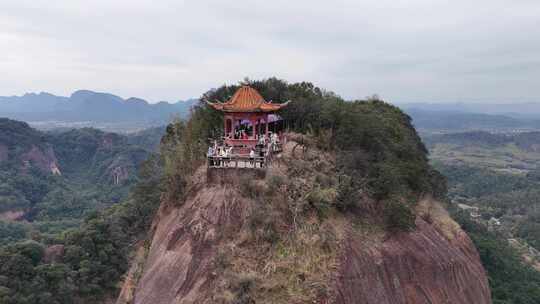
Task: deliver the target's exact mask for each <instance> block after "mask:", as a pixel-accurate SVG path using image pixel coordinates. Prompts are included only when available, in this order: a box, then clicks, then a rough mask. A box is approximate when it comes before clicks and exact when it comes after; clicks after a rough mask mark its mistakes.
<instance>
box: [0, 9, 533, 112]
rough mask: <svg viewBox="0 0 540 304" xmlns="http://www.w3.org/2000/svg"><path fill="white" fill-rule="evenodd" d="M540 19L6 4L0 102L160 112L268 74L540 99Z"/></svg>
mask: <svg viewBox="0 0 540 304" xmlns="http://www.w3.org/2000/svg"><path fill="white" fill-rule="evenodd" d="M538 17H540V2H538V1H535V0H512V1H511V0H505V1H503V0H491V1H488V0H476V1H465V0H454V1H443V0H437V1H434V0H430V1H428V0H409V1H396V0H393V1H391V0H378V1H375V0H369V1H348V0H338V1H313V0H312V1H307V0H301V1H300V0H297V1H282V0H277V1H260V0H252V1H245V0H238V1H172V0H171V1H163V0H162V1H157V0H154V1H142V0H139V1H133V0H131V1H118V0H116V1H105V0H98V1H95V0H94V1H73V0H49V1H37V0H33V1H26V0H24V1H21V0H3V1H2V2H1V3H0V95H11V94H22V93H24V92H27V91H48V92H53V93H56V94H63V95H66V94H69V93H71V92H72V91H73V90H76V89H80V88H86V89H94V90H100V91H108V92H112V93H115V94H119V95H121V96H124V97H129V96H138V97H142V98H146V99H148V100H150V101H153V102H155V101H159V100H177V99H184V98H188V97H192V96H199V95H200V94H201V93H202V92H204V91H205V90H207V89H208V88H210V87H215V86H219V85H221V84H223V83H225V82H227V83H231V82H236V81H238V80H241V79H242V78H243V77H245V76H249V77H250V78H262V77H269V76H274V75H275V76H278V77H282V78H285V79H288V80H290V81H302V80H308V81H313V82H315V83H316V84H318V85H320V86H322V87H325V88H327V89H331V90H334V91H336V92H337V93H338V94H340V95H342V96H344V97H347V98H361V97H364V96H367V95H371V94H374V93H377V94H380V95H381V96H383V97H384V98H386V99H388V100H391V101H396V102H400V101H431V102H437V101H456V100H466V99H474V100H486V101H488V100H497V101H512V100H518V99H528V100H537V101H538V100H539V99H540V86H538V85H537V84H536V79H537V78H538V75H540V59H538V58H539V57H538V56H537V54H538V53H539V51H540V39H539V38H540V28H539V27H538V26H536V23H537V21H538Z"/></svg>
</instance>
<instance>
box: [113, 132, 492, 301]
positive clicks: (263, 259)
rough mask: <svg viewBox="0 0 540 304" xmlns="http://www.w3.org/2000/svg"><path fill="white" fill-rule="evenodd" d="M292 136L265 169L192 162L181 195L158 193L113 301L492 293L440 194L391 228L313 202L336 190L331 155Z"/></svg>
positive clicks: (467, 297) (437, 297) (448, 297)
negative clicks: (410, 224) (400, 227)
mask: <svg viewBox="0 0 540 304" xmlns="http://www.w3.org/2000/svg"><path fill="white" fill-rule="evenodd" d="M295 147H296V143H294V142H289V143H288V144H287V146H286V147H285V151H284V153H283V155H282V157H281V158H280V159H276V160H275V161H274V163H273V164H272V165H271V166H270V168H268V170H267V171H266V174H265V176H264V177H261V176H255V175H254V174H253V172H250V171H249V170H247V171H235V170H230V169H224V170H222V171H219V170H216V171H215V172H212V174H213V175H214V176H212V178H211V179H209V176H210V175H209V173H208V172H206V168H204V167H201V168H200V169H199V170H198V171H197V174H196V175H195V176H194V177H193V182H192V184H191V187H190V189H189V191H188V192H187V194H186V196H185V199H184V200H183V201H182V202H170V201H163V202H162V205H161V207H160V209H159V211H158V214H157V215H156V217H155V219H154V223H153V226H152V234H153V237H152V239H151V244H150V245H149V246H147V247H144V248H143V247H141V248H142V249H140V250H139V251H138V253H137V258H136V259H134V261H135V262H133V263H132V267H131V270H130V271H129V274H128V276H127V278H126V280H125V284H124V286H123V288H122V292H121V294H120V296H119V298H118V300H117V303H118V304H122V303H134V304H169V303H171V304H172V303H174V304H180V303H182V304H187V303H373V304H381V303H392V304H394V303H434V304H437V303H456V304H457V303H464V304H465V303H479V304H483V303H486V304H487V303H491V297H490V291H489V286H488V281H487V277H486V274H485V271H484V269H483V268H482V265H481V263H480V259H479V256H478V253H477V251H476V249H475V247H474V245H473V244H472V242H471V240H470V239H469V237H468V236H467V235H466V234H465V233H464V232H463V231H462V230H461V229H460V227H459V226H458V225H457V224H456V223H455V222H454V221H453V220H452V219H451V218H450V217H449V216H448V214H447V213H446V211H445V210H444V209H443V208H442V207H441V204H440V203H439V202H437V201H435V200H433V199H431V198H430V197H425V198H424V199H422V200H421V201H420V202H418V203H417V204H416V220H415V223H416V228H415V229H413V230H412V231H402V232H394V233H389V232H388V231H386V230H385V229H383V228H381V225H380V222H379V221H377V220H376V219H374V218H375V217H374V216H373V215H369V216H366V215H365V214H364V215H362V214H361V213H360V211H359V210H357V211H356V212H349V213H342V212H338V211H335V210H333V209H329V208H324V207H317V206H323V204H322V203H321V202H327V201H328V202H330V201H332V200H333V198H334V197H335V193H334V192H333V191H332V190H331V189H332V188H331V185H332V181H331V180H329V181H324V180H323V179H324V178H325V176H326V177H328V176H331V174H332V172H334V171H335V170H334V168H333V164H334V161H333V160H332V156H331V155H325V154H324V153H323V152H320V151H312V152H311V153H309V152H308V153H301V155H300V156H299V155H298V154H299V153H298V151H296V152H295V149H294V148H295ZM299 168H304V169H305V168H313V169H312V170H315V171H317V174H315V173H314V172H313V171H310V170H307V171H308V172H305V173H302V172H301V170H299ZM324 185H326V186H324ZM360 199H361V200H366V201H369V199H368V198H366V197H362V198H360ZM299 201H302V202H306V203H302V204H299V203H298V202H299ZM367 209H369V208H367ZM362 210H364V209H362Z"/></svg>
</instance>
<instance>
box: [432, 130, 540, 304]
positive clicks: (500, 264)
mask: <svg viewBox="0 0 540 304" xmlns="http://www.w3.org/2000/svg"><path fill="white" fill-rule="evenodd" d="M424 141H425V142H426V144H427V147H428V148H429V150H430V153H431V159H432V163H433V164H434V166H435V167H436V168H437V169H438V170H439V171H440V172H441V173H443V174H444V175H445V176H446V177H447V180H448V189H449V193H448V195H449V198H450V200H451V201H452V204H451V205H450V206H451V209H452V210H453V213H454V214H455V216H456V218H457V219H458V220H459V222H460V223H461V224H462V226H463V227H464V229H465V230H466V231H467V232H468V233H469V235H470V236H471V238H472V239H473V241H475V245H476V246H477V248H478V249H479V251H480V255H481V257H482V261H483V263H484V266H485V267H486V270H487V271H488V275H489V277H490V283H491V288H492V292H493V298H494V302H495V303H538V299H540V252H539V251H538V249H539V248H540V234H539V231H540V224H539V218H540V214H539V213H538V210H539V207H540V205H539V200H538V198H539V197H540V192H539V191H538V189H539V187H540V179H539V176H540V173H539V169H540V168H539V167H538V161H539V160H540V154H539V153H538V152H539V149H538V146H539V142H540V133H539V132H523V133H490V132H485V131H469V132H462V133H447V134H436V135H425V136H424Z"/></svg>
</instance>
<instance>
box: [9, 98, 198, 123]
mask: <svg viewBox="0 0 540 304" xmlns="http://www.w3.org/2000/svg"><path fill="white" fill-rule="evenodd" d="M197 102H198V100H197V99H190V100H186V101H178V102H176V103H168V102H158V103H156V104H150V103H148V102H147V101H145V100H143V99H140V98H134V97H132V98H128V99H122V98H121V97H118V96H116V95H112V94H108V93H99V92H93V91H88V90H79V91H76V92H74V93H73V94H71V96H69V97H64V96H56V95H53V94H49V93H43V92H42V93H39V94H35V93H29V94H25V95H23V96H11V97H0V117H7V118H11V119H17V120H24V121H29V122H45V121H56V122H94V123H115V124H119V123H124V124H130V123H133V124H138V125H141V126H158V125H164V124H166V123H168V122H169V121H170V120H171V119H172V118H174V117H178V116H180V117H185V116H187V115H188V113H189V110H190V108H191V107H192V106H193V105H195V104H196V103H197Z"/></svg>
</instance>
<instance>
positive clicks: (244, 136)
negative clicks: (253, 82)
mask: <svg viewBox="0 0 540 304" xmlns="http://www.w3.org/2000/svg"><path fill="white" fill-rule="evenodd" d="M207 103H208V105H210V106H211V107H212V108H214V109H216V110H218V111H221V112H223V113H224V117H223V123H224V126H223V132H224V142H225V144H227V145H229V146H232V147H254V146H255V145H256V144H257V142H258V139H259V137H260V136H262V135H266V138H268V136H269V133H270V132H269V127H268V125H269V124H270V123H271V122H272V121H273V120H276V119H277V118H278V117H279V116H277V115H276V114H275V112H276V111H278V110H280V109H282V108H283V107H285V106H286V105H287V104H288V103H289V101H287V102H285V103H273V102H272V101H266V100H264V98H263V97H262V96H261V94H259V92H257V90H255V89H253V88H251V87H249V86H247V85H244V86H242V87H240V88H239V89H238V90H237V91H236V92H235V93H234V95H233V96H232V97H231V98H230V99H229V100H228V101H225V102H209V101H207Z"/></svg>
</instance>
